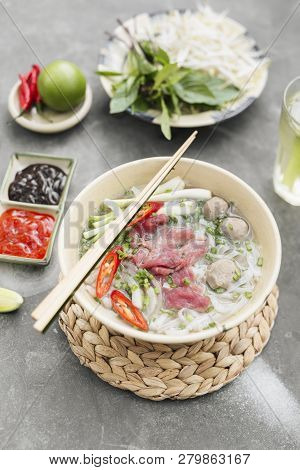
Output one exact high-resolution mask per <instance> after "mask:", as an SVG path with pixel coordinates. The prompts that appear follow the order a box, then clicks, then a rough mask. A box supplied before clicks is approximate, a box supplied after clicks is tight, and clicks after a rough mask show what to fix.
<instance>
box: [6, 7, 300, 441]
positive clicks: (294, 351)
mask: <svg viewBox="0 0 300 470" xmlns="http://www.w3.org/2000/svg"><path fill="white" fill-rule="evenodd" d="M1 3H2V4H3V5H4V7H5V9H6V11H5V10H4V9H3V6H2V5H1V4H0V31H1V39H0V51H1V73H0V90H1V94H0V101H1V110H2V111H1V123H0V126H1V128H0V132H1V134H0V136H1V137H0V177H1V178H3V176H4V172H5V170H6V167H7V164H8V161H9V157H10V155H11V153H12V152H14V151H17V150H23V151H35V152H47V153H52V154H57V155H64V154H66V155H70V156H73V157H75V158H77V159H78V166H77V170H76V173H75V177H74V180H73V183H72V186H71V190H70V193H69V198H68V203H70V202H71V201H72V199H73V198H74V197H75V196H76V195H77V194H78V192H79V191H80V190H82V189H83V188H84V187H85V186H86V185H87V184H88V183H89V182H90V181H91V180H92V179H93V178H95V176H97V175H99V174H101V173H103V172H104V171H106V170H107V169H108V165H107V164H106V163H105V160H104V159H103V157H102V156H101V155H100V153H99V151H98V150H97V148H96V145H95V144H94V142H96V144H97V146H99V148H100V149H101V152H102V153H103V154H104V155H105V156H106V159H107V160H108V162H109V166H112V167H114V166H116V165H119V164H121V163H124V162H128V161H131V160H134V159H137V158H140V157H146V156H155V155H166V154H171V153H172V152H173V150H174V149H175V148H176V147H177V146H178V145H179V143H180V142H182V141H183V139H184V138H185V137H186V136H187V135H188V133H189V130H183V129H182V130H175V131H174V138H173V140H172V142H171V143H168V142H167V141H165V140H164V139H163V138H162V137H161V135H160V133H159V129H158V128H157V127H155V126H151V125H149V124H146V123H144V122H140V121H138V120H136V119H134V118H132V117H130V116H128V115H124V116H120V117H111V116H109V114H108V100H107V98H106V96H105V94H104V92H103V91H102V90H101V88H100V86H99V83H98V78H97V77H96V76H95V75H94V73H93V72H94V70H95V66H96V64H97V57H98V53H99V48H100V46H101V44H103V41H104V40H105V34H104V31H105V30H108V31H110V30H112V28H114V26H115V24H116V18H117V17H119V18H122V19H126V18H127V17H129V16H131V15H132V14H135V13H139V12H142V11H155V10H158V9H162V8H172V7H182V6H186V5H189V6H190V7H193V6H194V5H195V3H196V2H193V1H187V0H185V2H183V1H180V0H168V1H165V2H163V3H162V2H161V1H159V0H148V1H146V0H140V1H137V0H127V1H126V2H125V1H124V2H121V1H119V0H118V1H117V0H110V1H108V0H102V1H96V0H90V1H89V2H87V1H84V0H65V1H63V2H62V1H59V0H51V1H50V0H46V1H45V0H44V1H42V2H38V1H37V0H36V1H34V0H27V1H26V2H24V1H22V0H14V1H12V0H3V2H1ZM296 3H297V1H296V0H286V1H285V2H282V1H280V0H272V1H271V0H268V1H265V2H260V1H259V0H246V1H243V2H239V1H237V0H235V1H233V0H230V1H226V2H225V1H224V0H216V1H213V2H212V4H213V6H215V7H216V8H218V9H224V8H228V9H229V11H230V13H231V15H232V17H234V18H236V19H237V20H239V21H241V22H242V23H244V24H245V25H246V26H247V28H248V29H249V31H250V32H251V34H252V35H253V36H254V37H255V38H256V39H257V42H258V44H259V45H260V46H261V47H262V48H265V47H268V46H269V45H270V43H271V42H272V41H273V40H274V38H276V37H277V36H278V34H279V31H280V29H281V27H282V25H283V23H284V21H285V20H286V19H287V17H288V15H289V13H290V12H291V11H292V10H293V8H294V7H295V5H296ZM8 14H9V15H10V17H11V18H9V16H8ZM299 20H300V12H298V13H297V14H296V15H295V16H294V17H293V19H292V20H291V21H290V22H289V24H288V25H286V27H285V28H284V30H283V32H282V33H281V34H280V35H279V37H277V39H276V40H275V42H274V44H273V46H272V48H271V50H270V52H269V55H270V57H271V59H272V66H271V69H270V77H269V81H268V84H267V87H266V89H265V91H264V93H263V95H262V96H261V98H260V99H259V100H258V101H257V102H256V103H255V104H253V105H252V106H251V108H249V109H248V110H247V111H245V112H244V113H243V114H241V115H240V116H238V117H236V118H234V119H232V120H231V121H228V122H226V123H224V124H222V125H221V126H220V127H219V128H218V129H217V131H216V133H215V135H214V136H213V138H212V139H211V140H210V141H209V143H208V144H207V145H206V146H205V148H204V149H203V151H202V152H201V155H200V157H199V158H201V159H203V160H205V161H208V162H212V163H216V164H218V165H220V166H221V167H224V168H226V169H228V170H230V171H233V172H234V173H236V174H237V175H239V176H240V177H241V178H243V179H244V180H245V181H247V182H248V183H250V184H251V185H252V186H253V188H255V190H256V191H258V193H259V194H260V195H261V196H262V197H263V198H264V199H265V200H266V202H267V203H268V205H269V207H270V208H271V210H272V212H273V213H274V215H275V217H276V219H277V222H278V224H279V228H280V231H281V235H282V242H283V263H282V269H281V273H280V278H279V286H280V289H281V294H280V314H279V317H278V320H277V322H276V325H275V328H274V330H273V333H272V338H271V341H270V343H269V345H268V346H267V348H266V349H265V351H264V352H263V354H262V355H261V356H260V358H258V359H257V360H256V361H255V363H254V364H253V365H252V366H251V368H250V369H249V373H245V374H243V375H242V376H241V377H240V378H238V379H237V380H236V381H235V382H233V383H232V384H231V385H229V386H227V387H225V388H224V389H222V390H221V391H219V392H217V393H214V394H212V395H209V396H205V397H203V398H199V399H196V400H190V401H185V402H167V401H165V402H159V403H152V402H149V401H146V400H143V399H139V398H137V397H135V396H134V395H132V394H131V393H127V392H121V391H119V390H115V389H114V388H112V387H110V386H109V385H107V384H106V383H103V382H101V381H100V380H99V379H97V377H96V376H95V375H93V374H92V373H91V372H90V371H89V370H87V369H85V368H83V367H81V366H80V365H79V362H78V360H77V358H76V357H75V356H74V355H73V354H72V353H71V351H70V350H69V349H68V345H67V342H66V339H65V337H64V335H63V333H62V332H61V331H60V329H59V327H58V324H57V323H54V324H53V325H52V326H51V328H50V330H49V331H48V332H47V334H46V335H44V336H40V335H38V334H37V333H35V332H34V331H33V329H32V320H31V318H30V312H31V311H32V309H33V308H34V306H35V305H36V304H37V303H38V302H39V301H40V300H41V299H42V298H43V297H44V295H45V294H46V293H47V292H48V290H49V289H50V288H51V287H52V286H53V285H54V283H55V281H56V279H57V277H58V273H59V266H58V260H57V255H56V251H55V250H54V254H53V258H52V260H51V263H50V265H49V266H48V267H46V268H33V267H21V266H18V265H13V264H11V265H9V264H3V263H2V264H1V265H0V285H1V286H6V287H8V288H9V287H10V288H14V289H17V290H18V291H19V292H20V293H22V294H23V295H24V297H25V303H24V306H23V307H22V308H21V309H20V310H19V311H18V312H16V313H13V314H7V315H1V316H0V442H1V444H0V445H1V447H3V448H5V449H7V448H8V449H31V448H34V449H38V448H41V449H55V448H58V449H82V448H88V449H134V448H138V449H149V448H155V449H173V448H185V449H205V448H208V449H230V448H236V449H246V448H250V449H262V448H266V449H274V448H278V449H294V448H299V441H300V413H299V410H300V404H299V400H300V374H299V357H300V331H299V278H300V276H299V274H300V268H299V265H300V245H299V235H300V217H299V215H300V209H299V208H294V207H290V206H288V205H287V204H286V203H285V202H283V201H281V200H280V199H279V198H278V197H277V196H276V195H275V194H274V192H273V189H272V182H271V174H272V167H273V162H274V157H275V151H276V142H277V135H278V134H277V129H278V119H279V113H280V105H281V98H282V93H283V90H284V87H285V86H286V84H287V83H288V82H289V81H290V80H291V79H292V78H293V77H295V76H296V75H298V74H299ZM16 25H17V26H16ZM18 30H19V31H21V33H22V34H20V32H19V31H18ZM26 42H27V43H26ZM28 44H29V45H30V47H29V45H28ZM33 51H34V52H35V53H36V54H37V55H38V57H40V59H41V61H42V62H43V63H47V62H49V61H51V60H53V59H55V58H58V57H62V58H66V59H70V60H72V61H74V62H76V63H77V64H79V65H80V66H81V67H82V69H83V70H84V72H85V74H86V75H87V77H88V80H89V83H90V84H91V86H92V89H93V93H94V102H93V106H92V109H91V112H90V113H89V115H88V116H87V118H86V120H85V121H84V128H83V127H82V126H81V125H79V126H77V127H75V128H73V129H72V130H69V131H67V132H65V133H63V134H60V135H52V136H51V135H50V136H46V135H38V134H34V133H31V132H29V131H26V130H24V129H22V128H21V127H19V126H18V125H17V124H12V125H8V124H7V121H8V120H9V116H8V113H7V111H6V106H7V96H8V93H9V90H10V88H11V86H12V85H13V83H14V82H15V81H16V77H17V74H18V73H19V72H24V71H26V70H27V69H28V67H29V66H30V64H32V63H33V62H35V61H36V58H35V56H34V53H33ZM209 132H210V130H209V129H201V130H200V132H199V134H200V135H199V139H198V141H197V143H196V144H194V145H193V148H192V149H190V151H189V152H188V156H191V157H194V156H197V155H199V152H200V148H201V145H202V143H203V141H204V139H205V138H206V137H207V136H208V134H209Z"/></svg>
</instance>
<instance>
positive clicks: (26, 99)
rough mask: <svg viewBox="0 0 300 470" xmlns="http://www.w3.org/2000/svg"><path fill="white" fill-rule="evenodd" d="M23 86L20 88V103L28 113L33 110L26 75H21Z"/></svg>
mask: <svg viewBox="0 0 300 470" xmlns="http://www.w3.org/2000/svg"><path fill="white" fill-rule="evenodd" d="M19 78H20V81H21V84H20V86H19V101H20V106H21V109H22V111H28V110H29V109H30V108H31V104H32V100H31V92H30V86H29V84H28V81H27V80H26V76H25V75H19Z"/></svg>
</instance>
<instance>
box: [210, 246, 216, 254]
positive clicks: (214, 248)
mask: <svg viewBox="0 0 300 470" xmlns="http://www.w3.org/2000/svg"><path fill="white" fill-rule="evenodd" d="M210 251H211V253H213V254H214V255H216V254H217V253H218V250H217V248H216V247H215V246H213V247H211V249H210Z"/></svg>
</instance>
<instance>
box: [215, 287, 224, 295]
mask: <svg viewBox="0 0 300 470" xmlns="http://www.w3.org/2000/svg"><path fill="white" fill-rule="evenodd" d="M225 291H226V289H224V287H217V289H215V292H216V293H217V294H224V292H225Z"/></svg>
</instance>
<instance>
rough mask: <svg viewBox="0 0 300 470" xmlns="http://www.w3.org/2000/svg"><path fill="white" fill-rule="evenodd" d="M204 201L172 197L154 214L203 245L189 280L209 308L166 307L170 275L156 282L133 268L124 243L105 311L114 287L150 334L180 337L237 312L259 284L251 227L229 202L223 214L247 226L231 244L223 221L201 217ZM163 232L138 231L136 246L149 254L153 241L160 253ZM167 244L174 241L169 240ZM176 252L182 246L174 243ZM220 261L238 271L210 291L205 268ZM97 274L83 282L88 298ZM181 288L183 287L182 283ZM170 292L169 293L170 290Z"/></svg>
mask: <svg viewBox="0 0 300 470" xmlns="http://www.w3.org/2000/svg"><path fill="white" fill-rule="evenodd" d="M175 183H179V184H181V185H182V183H181V181H178V179H177V180H176V178H174V179H173V181H172V180H171V182H170V185H166V186H162V189H165V190H166V191H168V192H169V191H170V189H172V188H173V187H174V184H175ZM139 190H140V188H134V189H133V190H132V192H133V193H134V194H137V192H138V191H139ZM167 194H168V193H167ZM120 201H121V199H120ZM204 203H205V201H203V200H195V199H193V198H192V199H188V198H184V199H175V200H172V201H167V202H165V203H164V206H163V207H162V208H161V209H163V210H160V211H158V213H157V214H159V213H160V212H161V213H164V214H167V215H168V216H169V217H170V219H169V222H170V223H171V225H172V224H175V227H176V229H180V230H181V229H184V228H186V229H188V232H189V233H190V229H192V232H193V233H194V242H195V243H199V241H205V245H206V247H207V250H208V251H207V253H206V255H205V256H202V257H198V258H195V259H196V261H193V265H192V266H188V267H189V269H191V271H192V272H193V274H194V279H193V276H191V279H192V283H193V287H194V288H195V289H196V290H198V291H199V292H200V293H201V295H202V293H203V295H205V296H208V297H209V298H210V302H211V305H210V308H209V310H207V311H206V312H201V313H200V312H199V311H197V310H194V309H192V308H187V307H186V306H184V308H181V309H175V308H171V309H167V308H165V304H164V302H165V299H164V297H166V295H164V296H163V289H172V288H174V285H172V283H171V284H170V282H169V279H168V277H170V276H165V277H158V278H156V277H155V276H154V275H152V274H151V272H150V271H147V270H146V269H142V270H141V269H140V268H138V267H137V266H136V264H134V255H133V252H132V251H130V250H132V249H133V248H132V247H131V248H130V243H129V242H128V241H127V242H126V244H127V248H126V249H127V250H128V246H129V254H128V253H127V254H126V252H124V254H125V259H124V260H123V259H122V260H121V263H120V267H119V269H118V274H117V276H116V277H115V278H114V281H113V283H112V285H111V288H110V290H109V292H108V293H107V294H106V295H105V296H104V298H103V299H101V303H102V304H103V306H104V307H106V308H111V300H110V293H111V291H112V289H118V290H120V291H121V292H123V293H124V294H125V295H127V296H128V297H130V298H131V300H132V302H133V304H134V305H135V306H136V307H137V308H138V309H140V310H141V311H142V313H143V315H144V316H145V318H146V319H147V321H148V324H149V329H150V330H152V331H155V332H158V333H162V334H175V335H183V334H187V333H191V332H195V331H199V330H201V329H203V328H213V327H215V326H216V324H217V323H218V322H219V321H220V320H223V319H224V317H226V316H229V315H232V314H234V313H235V312H238V311H239V310H240V309H241V308H242V307H243V306H245V305H246V304H247V302H248V301H249V299H250V298H251V296H252V293H253V291H254V289H255V286H256V283H257V280H258V279H259V277H260V276H261V266H260V265H258V260H259V258H260V256H261V250H260V247H259V245H258V244H257V243H256V242H255V239H254V234H253V232H252V229H251V225H250V224H249V222H248V221H247V220H246V219H244V218H243V217H242V216H241V215H240V214H239V212H238V210H237V209H236V208H235V206H234V205H232V204H230V206H229V209H228V211H227V214H226V216H227V217H231V218H232V217H239V218H242V219H243V220H245V222H247V224H248V226H249V231H248V234H247V235H246V236H245V238H244V239H242V240H240V241H236V240H231V239H230V237H228V236H225V234H224V233H223V232H222V229H221V228H220V227H222V220H221V219H220V220H219V221H218V220H215V221H210V220H207V219H205V218H204V215H203V205H204ZM111 208H112V206H111ZM175 215H176V217H175ZM172 217H173V219H174V220H173V219H172ZM166 228H167V230H170V227H165V226H163V227H162V228H161V227H156V228H155V231H154V232H153V233H151V232H150V233H148V234H146V236H145V238H143V236H142V235H138V234H137V233H136V235H137V236H138V243H140V245H139V246H141V247H143V249H144V250H145V247H147V248H146V252H147V250H148V251H149V250H150V248H148V246H149V245H150V246H151V243H154V245H155V248H156V249H158V250H159V247H160V243H161V239H162V242H164V243H165V239H164V235H162V233H163V231H164V230H165V229H166ZM133 230H134V229H133ZM220 230H221V231H220ZM175 232H176V230H175ZM168 233H169V232H168ZM177 233H178V230H177ZM170 241H171V242H172V240H170ZM173 243H174V240H173ZM184 243H185V242H184ZM124 246H125V245H124ZM171 246H172V243H171ZM173 246H174V245H173ZM175 249H176V250H180V244H179V245H175ZM124 250H125V248H124ZM218 260H229V261H230V262H233V263H234V265H235V267H236V271H235V273H238V274H237V275H234V276H233V277H232V278H230V282H229V285H228V286H226V289H221V290H219V289H215V290H213V289H212V288H211V287H210V285H209V284H208V283H207V274H208V271H207V270H208V267H209V265H210V264H211V263H213V262H216V261H218ZM150 269H151V268H150ZM97 275H98V267H97V268H95V269H94V270H93V271H92V273H91V274H90V275H89V276H88V277H87V279H86V280H85V284H86V289H87V291H88V293H89V294H90V295H91V296H92V297H95V296H96V280H97ZM230 276H231V275H230ZM174 278H175V277H174ZM179 279H180V278H179ZM144 281H146V282H144ZM178 282H182V281H178ZM181 285H182V286H183V284H181ZM187 285H189V284H187ZM175 287H176V286H175ZM168 294H170V292H169V291H168Z"/></svg>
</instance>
